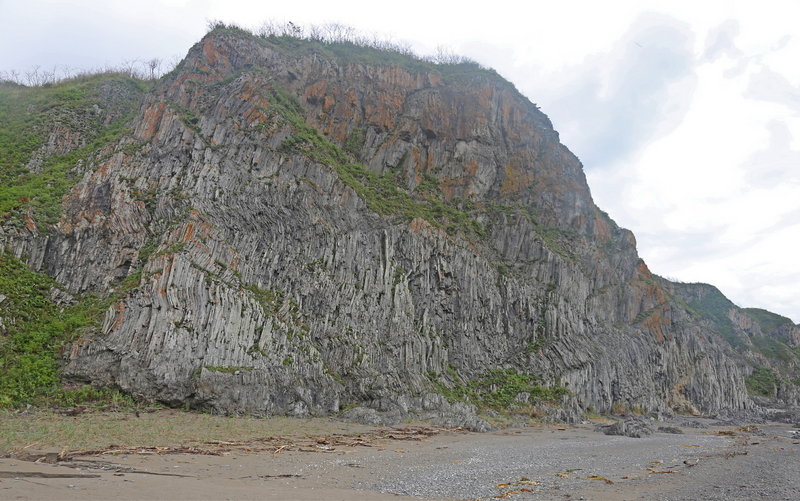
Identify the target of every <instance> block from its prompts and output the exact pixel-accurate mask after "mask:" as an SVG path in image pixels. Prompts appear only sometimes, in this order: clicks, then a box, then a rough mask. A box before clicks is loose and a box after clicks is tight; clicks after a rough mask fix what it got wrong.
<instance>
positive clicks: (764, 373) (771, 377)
mask: <svg viewBox="0 0 800 501" xmlns="http://www.w3.org/2000/svg"><path fill="white" fill-rule="evenodd" d="M745 384H746V385H747V391H748V392H749V393H750V394H751V395H759V396H762V397H771V396H773V395H774V394H775V391H776V390H777V389H778V385H779V384H780V382H779V380H778V376H777V375H776V374H775V372H774V371H773V370H772V369H768V368H765V367H759V368H757V369H756V370H754V371H753V374H751V375H750V377H748V378H747V379H746V380H745Z"/></svg>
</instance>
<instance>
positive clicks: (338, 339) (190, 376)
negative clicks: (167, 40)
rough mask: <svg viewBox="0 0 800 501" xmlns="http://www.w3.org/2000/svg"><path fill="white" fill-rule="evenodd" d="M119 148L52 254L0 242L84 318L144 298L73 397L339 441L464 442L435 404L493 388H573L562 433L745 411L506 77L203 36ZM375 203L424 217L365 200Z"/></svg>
mask: <svg viewBox="0 0 800 501" xmlns="http://www.w3.org/2000/svg"><path fill="white" fill-rule="evenodd" d="M286 96H290V98H291V100H294V101H296V105H295V104H291V103H289V104H287V103H286V102H285V101H286V99H287V98H286ZM287 110H288V111H287ZM292 113H294V115H292ZM296 116H301V121H302V123H298V122H297V121H296ZM293 120H295V121H294V122H293ZM311 129H315V130H317V131H320V132H321V133H316V134H317V135H314V134H312V133H311V132H309V131H310V130H311ZM132 131H133V132H132V134H131V135H129V136H127V137H125V138H124V139H122V141H121V143H120V145H118V147H117V148H116V149H115V150H114V153H113V154H112V155H111V156H110V157H108V158H107V159H106V160H105V161H104V162H103V163H102V164H100V165H97V166H95V168H94V169H90V170H87V172H86V175H85V176H84V178H83V179H82V180H81V181H80V182H79V183H78V184H77V185H76V186H75V187H74V188H73V189H72V191H71V192H70V193H69V194H68V195H67V196H66V197H65V199H64V203H63V206H64V214H63V216H62V218H61V221H60V223H59V225H58V227H57V228H56V231H55V232H54V233H53V234H50V235H42V234H38V233H35V232H34V233H32V234H25V235H23V234H12V235H5V236H4V243H5V245H6V246H7V247H10V248H13V249H15V252H16V254H17V255H25V256H27V257H28V262H29V263H30V264H31V266H32V267H34V268H36V269H41V270H46V271H47V272H48V273H49V274H50V275H52V276H54V277H55V278H56V279H57V280H59V281H60V282H62V283H63V284H64V285H65V286H66V288H67V289H68V290H69V291H70V292H72V293H74V294H77V293H82V292H86V291H104V292H108V291H111V290H117V289H119V288H120V287H121V282H122V280H123V279H124V278H125V277H126V276H128V275H131V274H135V273H139V272H141V275H134V276H136V277H139V283H138V284H137V286H136V287H135V288H133V289H131V290H129V291H127V293H126V294H125V295H124V297H123V298H122V299H121V300H120V301H119V302H118V303H116V304H114V305H113V306H112V307H111V308H110V309H109V310H108V312H107V313H106V316H105V321H104V322H103V325H102V327H101V328H100V329H98V330H97V331H96V332H87V333H86V334H85V335H84V336H83V337H82V338H81V339H78V340H77V341H76V342H75V343H74V344H73V346H72V347H71V349H70V350H68V352H67V353H68V355H69V356H68V360H67V363H66V367H65V376H66V377H67V378H70V379H73V380H77V381H91V382H93V383H97V384H104V385H112V386H116V387H120V388H122V389H123V390H125V391H128V392H131V393H133V394H136V395H142V396H145V397H149V398H155V399H158V400H161V401H164V402H168V403H170V404H175V405H181V404H189V405H192V406H194V407H198V408H205V409H213V410H215V411H221V412H250V413H256V414H265V415H267V414H290V415H296V416H308V415H325V414H331V413H336V412H338V411H339V410H340V409H341V408H342V407H343V406H345V405H348V404H358V407H355V408H353V409H350V410H349V411H347V412H346V413H345V417H347V418H349V419H353V420H358V421H360V422H375V423H388V422H390V421H391V422H395V421H396V420H397V419H404V418H405V417H407V416H409V415H410V414H411V413H417V414H416V416H417V417H420V418H423V419H434V420H438V421H437V422H441V423H447V424H449V425H458V426H467V427H470V428H475V429H485V428H486V426H488V425H486V423H485V422H482V421H481V420H479V419H478V418H475V417H474V415H473V413H472V411H471V410H470V409H469V408H459V407H458V406H455V405H452V404H449V403H448V402H447V400H446V399H444V398H442V397H441V396H440V395H435V394H432V393H431V392H432V391H435V390H437V388H439V389H441V388H442V387H444V388H454V387H457V386H458V385H462V386H463V385H465V384H467V383H468V382H469V381H471V380H474V379H475V378H478V377H480V376H481V375H483V374H485V373H486V372H487V371H488V370H490V369H494V368H509V369H515V370H517V371H519V372H520V373H523V374H527V375H530V376H533V377H535V378H536V379H537V380H538V381H539V382H541V383H542V384H543V385H545V386H551V385H563V386H565V387H566V388H567V389H568V390H569V391H570V392H571V396H569V397H564V401H563V402H562V403H563V404H564V405H565V406H566V407H567V408H569V409H579V408H587V407H591V408H592V409H594V410H596V411H600V412H605V411H609V410H611V408H612V407H613V406H614V405H615V404H623V405H626V406H639V407H641V408H642V409H644V410H647V411H654V412H657V411H663V412H667V411H670V410H675V411H681V412H695V413H719V412H721V411H726V412H738V411H743V410H746V409H749V408H751V407H752V405H753V404H752V402H751V400H750V398H749V397H748V395H747V391H746V388H745V384H744V378H745V377H746V376H747V375H748V374H749V371H750V370H751V369H750V366H749V365H748V364H747V363H746V362H745V361H744V360H743V359H742V357H741V356H740V355H738V354H737V353H736V352H735V351H734V350H733V349H732V348H731V347H730V345H728V344H727V343H726V342H725V341H724V340H723V339H722V338H721V337H720V335H719V334H718V333H717V332H716V331H715V330H714V329H713V328H712V327H713V326H710V325H709V324H708V323H707V322H703V321H701V320H700V319H698V317H697V316H696V314H695V313H693V312H692V311H690V310H689V309H687V308H686V307H685V304H684V303H682V302H681V301H677V300H676V299H675V292H674V291H672V290H671V289H670V287H671V286H670V285H669V284H668V283H665V281H663V280H661V279H659V278H658V277H655V276H653V275H652V274H651V273H650V272H649V270H648V269H647V267H646V266H645V265H644V263H643V262H642V261H641V260H639V258H638V256H637V254H636V249H635V240H634V238H633V235H632V234H631V233H630V232H628V231H627V230H624V229H621V228H619V227H617V226H616V224H615V223H614V222H613V221H612V220H611V219H610V218H608V216H607V215H606V214H605V213H603V212H602V211H600V210H599V209H598V208H597V207H596V206H595V205H594V203H593V202H592V199H591V196H590V194H589V190H588V187H587V186H586V182H585V178H584V175H583V172H582V168H581V165H580V163H579V161H578V160H577V159H576V158H575V157H574V156H573V155H572V154H571V153H570V152H569V151H568V150H567V149H566V148H565V147H564V146H562V145H561V144H560V143H559V142H558V135H557V133H556V132H555V131H554V130H553V129H552V126H551V125H550V122H549V120H548V119H547V117H546V116H545V115H544V114H542V113H541V112H540V111H539V110H538V109H537V108H536V107H535V106H534V105H533V104H531V103H530V102H529V101H527V99H525V98H524V97H523V96H521V95H520V94H519V93H518V92H516V91H515V90H514V89H513V87H512V86H511V85H510V84H508V83H506V82H503V81H501V80H500V79H499V77H496V75H495V76H486V75H484V74H478V75H477V76H476V77H474V78H472V79H469V80H467V81H464V80H459V79H456V78H455V77H452V78H450V77H448V73H447V72H445V71H444V69H441V71H440V70H439V69H436V68H430V69H416V70H409V69H403V68H402V67H397V66H383V65H376V64H367V63H365V62H362V61H359V60H354V61H342V60H340V59H337V58H336V57H332V56H330V55H326V53H324V52H319V51H313V50H298V51H296V52H291V51H287V50H286V49H285V48H283V47H282V46H279V45H274V44H270V43H268V42H264V41H259V40H257V39H251V38H248V37H244V36H241V35H230V34H226V33H219V32H213V33H211V34H210V35H208V36H206V38H204V39H203V41H201V42H200V43H198V44H197V45H196V46H195V47H194V48H193V49H192V50H191V51H190V53H189V55H188V56H187V58H186V60H185V61H184V62H183V63H181V65H180V67H179V68H178V71H176V72H175V73H174V74H173V75H172V76H170V77H168V78H166V79H164V80H162V81H161V82H160V83H159V84H158V86H157V88H156V89H155V90H154V91H153V92H151V93H149V94H148V95H147V96H146V97H145V99H144V100H143V102H142V104H141V106H140V108H139V112H138V114H137V116H136V118H134V120H133V122H132ZM329 144H332V145H338V146H337V148H339V149H338V150H336V151H340V152H344V151H346V152H348V153H347V155H349V158H347V159H345V160H331V159H332V158H334V157H336V155H343V153H335V151H334V150H332V149H331V148H330V147H329V146H326V145H329ZM123 146H128V147H127V148H123ZM326 148H327V149H326ZM331 151H334V153H331ZM320 152H322V153H320ZM325 152H327V153H325ZM323 153H324V154H323ZM325 155H328V156H325ZM337 158H338V157H337ZM354 160H359V161H360V162H362V163H363V165H364V169H365V172H366V173H364V174H357V175H356V176H355V177H358V176H361V177H360V178H359V179H361V181H357V182H356V181H352V180H348V179H349V178H348V177H347V174H346V171H345V170H344V169H346V166H347V165H349V164H350V162H352V161H354ZM337 162H338V163H337ZM370 176H371V177H370ZM375 179H383V180H391V181H392V182H394V183H398V184H399V186H400V188H398V189H400V190H401V191H402V193H404V194H405V195H404V196H406V197H408V200H413V201H414V202H413V203H415V204H418V205H414V206H413V207H417V208H416V209H414V210H416V211H417V212H418V213H414V212H413V211H411V210H406V209H402V210H401V209H397V208H392V207H394V206H392V205H391V204H389V202H390V200H389V198H390V197H389V196H388V195H387V193H395V192H377V194H375V193H373V192H371V191H369V190H368V189H366V188H363V186H366V184H364V183H367V184H368V183H370V182H372V183H377V182H378V181H374V180H375ZM381 182H383V181H381ZM358 183H362V184H361V185H359V184H358ZM424 190H429V191H424ZM433 192H435V196H434V195H426V194H425V193H433ZM433 199H435V201H431V200H433ZM402 200H406V199H405V198H403V199H402ZM405 203H406V204H407V206H409V207H410V206H411V202H408V201H406V202H405ZM426 204H427V205H426ZM436 204H441V205H436ZM422 206H425V207H428V208H427V209H424V210H423V209H419V207H422ZM387 207H388V208H387ZM431 207H434V208H435V207H439V209H436V210H438V211H439V212H438V213H437V212H436V211H435V210H433V209H430V208H431ZM446 207H449V209H448V208H446ZM404 210H405V212H403V211H404ZM393 211H394V212H393ZM426 211H429V212H426ZM430 211H433V212H430ZM448 211H450V212H448ZM453 211H455V212H453ZM437 214H438V215H437ZM448 214H449V215H448ZM453 214H456V215H453ZM457 214H463V215H464V217H465V218H466V220H470V221H475V222H477V223H480V225H481V227H482V228H484V229H485V234H483V235H481V234H478V233H475V232H471V230H469V229H468V228H469V227H467V226H463V225H462V226H458V225H457V224H456V222H457V221H463V220H461V219H458V218H460V217H461V216H459V215H457ZM448 230H449V231H448ZM148 249H149V251H147V252H145V250H148ZM425 416H429V417H425Z"/></svg>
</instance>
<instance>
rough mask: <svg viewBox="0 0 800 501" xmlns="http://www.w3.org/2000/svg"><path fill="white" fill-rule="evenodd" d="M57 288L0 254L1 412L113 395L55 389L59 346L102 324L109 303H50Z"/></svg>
mask: <svg viewBox="0 0 800 501" xmlns="http://www.w3.org/2000/svg"><path fill="white" fill-rule="evenodd" d="M54 288H58V284H57V283H56V282H55V281H54V280H53V279H51V278H50V277H48V276H46V275H41V274H39V273H34V272H33V271H31V270H30V269H29V268H28V267H27V266H25V264H23V263H22V262H21V261H19V260H18V259H16V258H14V257H13V256H11V255H9V254H7V253H3V254H0V294H2V295H3V296H5V299H4V300H3V301H2V303H0V317H2V318H3V322H4V329H3V330H4V332H3V335H2V336H0V407H9V406H17V405H22V404H26V403H33V404H47V403H62V404H74V403H75V402H77V401H81V400H84V399H86V400H96V399H98V398H101V397H102V398H106V397H109V396H112V395H113V393H108V392H105V393H103V392H98V391H97V390H93V389H85V388H83V389H82V388H75V389H64V388H62V387H61V386H60V384H59V383H60V370H59V364H58V358H59V355H60V351H61V348H62V347H63V346H64V344H65V343H66V342H68V341H70V340H72V339H73V338H74V337H76V336H77V335H79V334H80V332H81V330H82V329H85V328H88V327H91V326H93V325H95V324H96V323H97V322H99V321H100V320H101V319H102V316H103V314H104V313H105V310H106V309H107V308H108V306H109V305H110V300H109V299H106V300H102V299H99V298H96V297H93V296H89V297H86V298H83V300H81V301H80V302H78V303H77V304H75V305H73V306H68V307H60V306H58V305H56V304H55V303H53V302H52V301H51V300H50V293H51V290H52V289H54Z"/></svg>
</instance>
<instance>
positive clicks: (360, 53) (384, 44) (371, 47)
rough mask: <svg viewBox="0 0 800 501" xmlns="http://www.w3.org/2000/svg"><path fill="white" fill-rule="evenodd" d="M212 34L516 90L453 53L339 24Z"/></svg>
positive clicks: (232, 28)
mask: <svg viewBox="0 0 800 501" xmlns="http://www.w3.org/2000/svg"><path fill="white" fill-rule="evenodd" d="M210 32H212V33H215V34H231V35H235V36H238V37H246V38H249V39H251V40H254V41H256V42H258V43H260V44H263V45H268V46H269V47H270V48H272V49H275V50H279V51H285V52H291V54H292V56H293V57H297V55H307V54H308V55H310V54H319V55H321V56H323V57H326V58H330V59H334V60H336V61H337V62H339V63H340V64H368V65H372V66H396V67H399V68H403V69H404V70H406V71H408V72H411V73H430V72H436V73H439V74H440V75H441V76H442V78H443V79H444V80H445V81H447V82H448V83H451V84H453V83H462V82H474V81H484V82H487V83H492V84H495V85H500V86H504V87H507V88H509V89H510V90H512V91H514V92H516V93H518V91H517V89H516V88H515V87H514V86H513V85H512V84H511V83H510V82H508V81H507V80H505V79H504V78H503V77H501V76H500V75H498V74H497V72H496V71H494V70H492V69H489V68H485V67H483V66H481V65H480V64H478V63H477V62H475V61H473V60H470V59H467V58H465V57H461V56H456V55H452V54H445V55H438V56H435V57H428V58H424V57H419V56H417V55H416V54H414V52H413V51H412V50H411V49H410V48H408V47H406V46H404V45H402V44H397V43H393V42H391V41H381V40H375V39H374V38H370V39H367V38H365V37H361V36H359V35H358V34H357V33H356V32H355V31H354V30H352V29H351V28H349V27H347V26H342V25H326V26H312V27H309V29H305V28H303V27H302V26H299V25H295V24H293V23H287V24H286V25H284V26H264V27H263V28H262V29H261V30H259V32H258V33H257V34H256V33H253V32H252V31H250V30H247V29H244V28H242V27H240V26H236V25H234V24H225V23H223V22H215V23H213V25H212V26H211V31H210Z"/></svg>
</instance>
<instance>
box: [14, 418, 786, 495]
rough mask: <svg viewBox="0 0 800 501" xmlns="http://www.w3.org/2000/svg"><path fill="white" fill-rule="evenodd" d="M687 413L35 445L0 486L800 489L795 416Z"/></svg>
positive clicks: (106, 489) (55, 489)
mask: <svg viewBox="0 0 800 501" xmlns="http://www.w3.org/2000/svg"><path fill="white" fill-rule="evenodd" d="M675 424H680V423H675ZM683 424H684V425H687V424H689V425H691V426H678V428H679V429H680V430H681V431H683V434H675V433H659V432H657V433H654V434H652V435H650V436H648V437H644V438H629V437H623V436H607V435H604V434H602V433H600V432H598V431H596V425H594V424H583V425H577V426H559V425H534V426H526V427H513V428H507V429H504V430H500V431H496V432H491V433H483V434H477V433H471V432H466V431H463V430H458V431H448V430H438V429H433V428H430V427H425V426H416V427H415V426H409V427H406V428H402V429H390V428H374V429H371V430H365V429H364V427H359V428H358V429H357V430H354V431H353V433H351V434H347V433H337V434H334V435H303V434H302V432H298V433H296V434H295V435H294V436H289V437H280V438H279V439H275V440H272V439H270V440H263V439H260V440H249V441H237V442H224V441H216V442H214V443H206V444H204V445H201V446H193V448H192V447H184V448H183V449H181V448H180V447H173V448H162V449H161V450H159V449H156V448H145V447H142V448H139V449H137V448H135V447H129V448H127V449H123V448H119V449H117V450H106V451H100V452H98V453H96V454H92V453H91V451H88V452H80V453H76V454H74V455H73V453H66V454H64V453H63V451H62V452H61V453H62V456H64V457H63V459H62V460H58V454H59V451H54V450H51V451H31V450H26V451H25V452H24V454H22V453H17V454H16V457H7V458H3V459H0V498H2V499H31V500H34V499H65V500H67V499H82V500H88V499H111V498H114V499H268V500H273V499H274V500H279V499H281V500H285V499H297V500H320V499H331V500H335V499H341V500H350V499H353V500H362V499H363V500H368V499H370V500H371V499H375V500H384V499H520V500H525V499H587V500H590V499H591V500H612V499H614V500H616V499H631V500H633V499H664V500H667V499H670V500H673V499H675V500H677V499H712V500H714V499H719V500H723V499H726V500H727V499H759V498H761V499H796V496H797V492H800V475H798V471H799V470H800V440H798V439H797V438H795V435H794V434H793V433H792V432H793V430H794V428H793V427H791V426H789V425H784V424H769V425H758V426H749V427H742V426H733V425H724V424H719V423H715V422H714V421H713V420H708V419H692V420H691V421H686V420H684V421H683ZM347 426H349V425H346V426H345V428H346V427H347ZM203 447H204V448H203ZM48 452H49V454H48ZM37 455H40V456H39V457H36V456H37ZM36 459H38V462H34V461H35V460H36ZM47 461H50V462H49V463H48V462H47ZM51 463H52V464H51Z"/></svg>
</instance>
